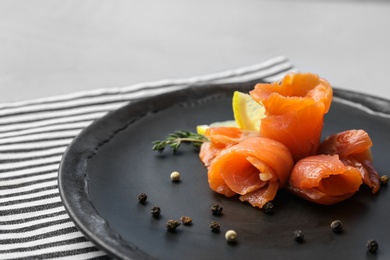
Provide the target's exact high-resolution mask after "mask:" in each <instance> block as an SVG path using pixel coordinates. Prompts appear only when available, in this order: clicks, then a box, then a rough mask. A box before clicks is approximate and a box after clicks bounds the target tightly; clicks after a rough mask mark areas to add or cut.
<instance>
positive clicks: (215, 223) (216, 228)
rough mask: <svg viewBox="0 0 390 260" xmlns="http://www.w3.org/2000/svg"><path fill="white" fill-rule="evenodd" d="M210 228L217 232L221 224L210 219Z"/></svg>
mask: <svg viewBox="0 0 390 260" xmlns="http://www.w3.org/2000/svg"><path fill="white" fill-rule="evenodd" d="M210 228H211V231H213V232H215V233H218V232H219V231H220V229H221V226H220V225H219V223H218V222H216V221H211V224H210Z"/></svg>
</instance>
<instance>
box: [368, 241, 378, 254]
mask: <svg viewBox="0 0 390 260" xmlns="http://www.w3.org/2000/svg"><path fill="white" fill-rule="evenodd" d="M366 247H367V249H368V251H369V252H370V253H373V254H376V252H377V251H378V248H379V245H378V242H376V241H375V240H373V239H370V240H368V241H367V244H366Z"/></svg>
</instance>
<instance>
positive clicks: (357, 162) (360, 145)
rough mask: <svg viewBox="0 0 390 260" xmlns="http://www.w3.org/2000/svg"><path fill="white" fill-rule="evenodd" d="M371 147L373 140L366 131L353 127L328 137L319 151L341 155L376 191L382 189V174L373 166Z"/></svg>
mask: <svg viewBox="0 0 390 260" xmlns="http://www.w3.org/2000/svg"><path fill="white" fill-rule="evenodd" d="M371 147H372V140H371V138H370V136H369V135H368V133H367V132H366V131H364V130H361V129H358V130H356V129H352V130H347V131H343V132H340V133H336V134H333V135H331V136H329V137H327V138H326V139H325V140H324V141H322V142H321V144H320V147H319V150H318V153H320V154H330V155H333V154H337V155H339V157H340V159H341V161H342V162H343V163H344V164H345V165H349V166H353V167H355V168H356V169H358V170H359V171H360V173H361V176H362V178H363V182H364V184H366V185H367V186H368V187H370V188H371V190H372V193H376V192H378V191H379V189H380V176H379V173H378V172H377V171H376V170H375V168H374V166H373V157H372V153H371Z"/></svg>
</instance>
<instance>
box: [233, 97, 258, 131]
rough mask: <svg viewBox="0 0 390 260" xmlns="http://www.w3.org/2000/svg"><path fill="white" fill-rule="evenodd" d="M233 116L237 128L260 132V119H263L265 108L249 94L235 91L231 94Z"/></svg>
mask: <svg viewBox="0 0 390 260" xmlns="http://www.w3.org/2000/svg"><path fill="white" fill-rule="evenodd" d="M232 106H233V114H234V119H235V121H236V122H237V125H238V127H239V128H241V129H243V130H253V131H259V130H260V123H261V119H262V118H264V117H265V108H264V106H263V105H261V104H259V103H257V102H256V101H255V100H254V99H253V98H252V97H251V96H250V95H249V94H246V93H243V92H240V91H235V92H234V94H233V101H232Z"/></svg>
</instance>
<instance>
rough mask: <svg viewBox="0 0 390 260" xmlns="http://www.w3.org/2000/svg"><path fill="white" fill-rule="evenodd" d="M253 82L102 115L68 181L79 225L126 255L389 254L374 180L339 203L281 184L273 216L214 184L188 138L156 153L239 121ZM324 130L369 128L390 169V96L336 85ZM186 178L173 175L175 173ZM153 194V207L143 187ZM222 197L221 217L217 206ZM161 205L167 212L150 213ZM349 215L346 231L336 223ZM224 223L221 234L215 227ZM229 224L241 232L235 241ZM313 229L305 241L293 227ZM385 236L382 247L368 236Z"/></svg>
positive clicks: (69, 167)
mask: <svg viewBox="0 0 390 260" xmlns="http://www.w3.org/2000/svg"><path fill="white" fill-rule="evenodd" d="M252 87H253V82H252V83H248V84H236V85H225V86H218V85H214V86H196V87H193V88H189V89H187V90H183V91H177V92H173V93H169V94H164V95H162V96H158V97H153V98H150V99H145V100H143V101H139V102H136V103H132V104H129V105H128V106H125V107H123V108H121V109H119V110H116V111H114V112H112V113H110V114H108V115H107V116H105V117H104V118H102V119H100V120H98V121H96V122H95V123H93V124H92V125H91V126H90V127H88V128H87V129H85V131H83V132H82V133H81V134H80V135H79V136H78V137H77V138H76V139H75V140H74V141H73V142H72V144H71V145H70V146H69V148H68V150H67V152H66V154H65V155H64V158H63V161H62V164H61V168H60V174H59V187H60V193H61V197H62V199H63V202H64V205H65V208H66V209H67V211H68V212H69V215H70V217H71V218H72V219H73V221H74V222H75V224H76V225H77V227H78V228H79V229H80V230H81V231H82V232H83V233H84V234H85V236H86V237H88V238H89V239H90V240H91V241H93V242H94V243H95V244H96V245H97V246H98V247H99V248H101V249H102V250H105V251H106V252H107V253H108V254H109V255H111V256H112V257H115V258H119V259H149V258H158V259H274V260H275V259H390V247H389V241H390V221H388V220H389V219H390V206H389V201H390V193H389V191H388V188H387V187H383V188H382V189H381V191H380V192H379V194H377V195H372V194H371V193H370V191H369V190H368V189H367V188H364V187H362V188H361V190H360V191H359V192H358V193H357V194H356V195H355V196H354V197H352V198H351V199H348V200H346V201H344V202H341V203H339V204H337V205H334V206H321V205H316V204H312V203H309V202H306V201H304V200H301V199H299V198H297V197H295V196H293V195H291V194H289V193H287V192H285V191H280V192H279V193H278V194H277V197H276V199H275V200H274V213H273V214H271V215H269V214H265V213H264V212H262V211H261V210H259V209H257V208H253V207H252V206H250V205H249V204H247V203H243V202H240V201H239V199H238V198H237V197H234V198H225V197H224V196H221V195H218V194H215V193H214V192H212V191H211V190H210V189H209V187H208V184H207V174H206V169H205V168H204V166H203V165H202V163H201V162H200V161H199V158H198V154H197V152H196V151H195V150H194V149H193V148H192V147H190V146H185V145H183V146H182V148H181V150H180V152H178V153H177V154H175V155H173V154H172V152H171V151H170V150H166V151H164V152H163V153H161V154H159V153H157V152H155V151H152V149H151V147H152V141H154V140H157V139H161V138H163V137H165V136H166V135H167V134H168V133H172V132H173V131H175V130H179V129H181V130H191V131H195V126H196V125H199V124H207V123H211V122H214V121H222V120H228V119H232V111H231V98H232V93H233V91H234V90H241V91H247V90H249V89H251V88H252ZM334 92H335V93H334V94H335V98H334V102H333V104H332V107H331V111H330V113H329V114H328V115H327V116H326V119H325V127H324V131H323V136H326V135H329V134H332V133H335V132H339V131H343V130H347V129H353V128H361V129H365V130H366V131H367V132H368V133H369V134H370V136H371V138H372V139H373V142H374V147H373V154H374V165H375V167H376V168H377V170H378V171H379V172H380V173H381V174H388V173H389V169H390V160H389V158H390V157H389V149H390V138H389V133H390V111H389V108H390V102H389V101H386V100H383V99H379V98H376V97H373V96H366V95H362V94H359V93H355V92H348V91H343V90H339V89H335V91H334ZM174 170H176V171H179V172H180V173H181V181H180V182H179V183H173V182H171V180H170V177H169V176H170V173H171V172H172V171H174ZM141 192H144V193H146V194H147V195H148V200H147V203H146V204H145V205H142V204H140V203H138V199H137V197H138V194H139V193H141ZM215 203H218V204H219V205H221V206H222V207H223V209H224V211H223V215H222V216H213V215H212V214H211V210H210V207H211V206H212V205H213V204H215ZM153 206H159V207H160V208H161V210H162V213H161V217H160V218H159V219H156V218H153V217H152V216H151V213H150V210H151V208H152V207H153ZM181 216H190V217H192V219H193V224H192V225H191V226H184V225H181V226H180V227H179V228H178V230H177V231H176V232H168V231H167V229H166V227H165V223H166V222H167V220H169V219H180V217H181ZM335 219H340V220H341V221H342V222H343V224H344V232H343V233H341V234H335V233H334V232H332V231H331V229H330V223H331V222H332V221H333V220H335ZM211 221H218V222H219V223H220V225H221V232H220V233H213V232H211V230H210V228H209V224H210V222H211ZM228 229H234V230H235V231H236V232H237V233H238V241H237V243H235V244H229V243H227V242H226V241H225V238H224V234H225V232H226V231H227V230H228ZM297 229H300V230H302V231H303V232H304V235H305V240H304V243H297V242H296V241H295V240H294V239H293V232H294V231H295V230H297ZM369 239H375V240H377V241H378V243H379V251H378V253H377V254H376V255H374V254H372V253H369V252H367V249H366V242H367V241H368V240H369Z"/></svg>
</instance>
